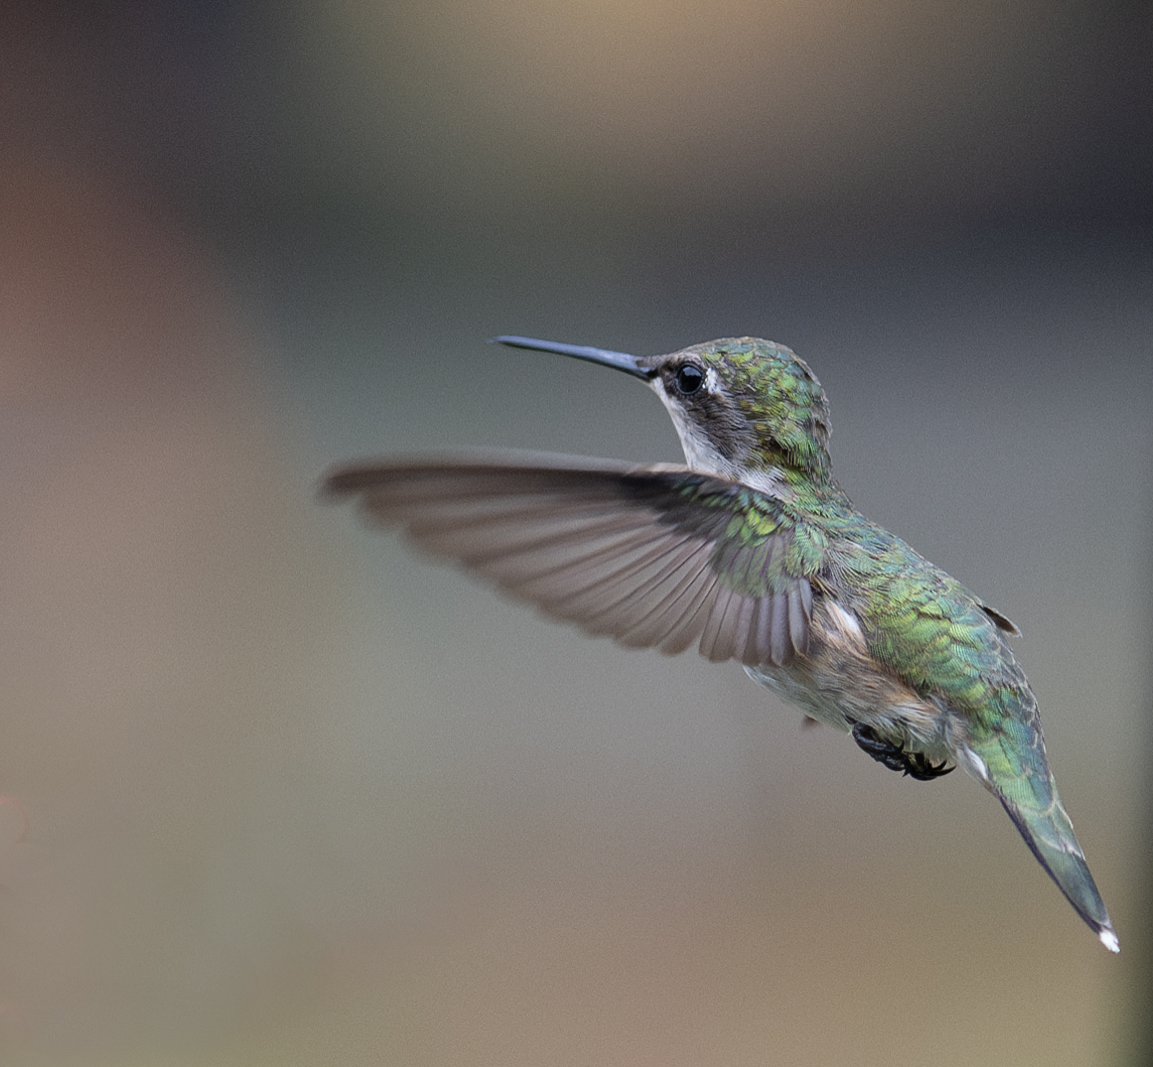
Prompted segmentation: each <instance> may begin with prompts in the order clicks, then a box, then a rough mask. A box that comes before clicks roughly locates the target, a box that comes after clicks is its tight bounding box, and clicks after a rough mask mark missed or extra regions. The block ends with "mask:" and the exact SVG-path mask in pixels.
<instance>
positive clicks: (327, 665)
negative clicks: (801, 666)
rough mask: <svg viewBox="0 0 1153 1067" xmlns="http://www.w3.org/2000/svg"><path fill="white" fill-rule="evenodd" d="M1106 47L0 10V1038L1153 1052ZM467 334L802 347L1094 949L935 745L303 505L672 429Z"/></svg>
mask: <svg viewBox="0 0 1153 1067" xmlns="http://www.w3.org/2000/svg"><path fill="white" fill-rule="evenodd" d="M1151 56H1153V20H1151V17H1150V8H1149V5H1148V4H1146V3H1144V2H1141V0H1132V2H1122V0H1113V2H1109V0H1094V2H1089V0H1062V2H1058V3H1054V2H1052V0H1046V2H1044V3H1042V2H1039V0H1036V2H1034V0H1017V2H1015V3H1012V4H1004V3H997V2H993V0H968V2H961V3H957V2H954V3H943V2H936V0H932V2H926V0H853V2H847V0H714V2H712V3H709V4H699V3H692V2H689V0H665V2H660V0H564V2H559V0H419V2H409V0H379V2H376V3H367V2H355V0H327V2H326V0H312V2H304V0H302V2H298V3H286V4H264V3H256V2H239V3H231V4H228V3H222V2H217V3H212V2H207V0H203V2H199V3H193V2H186V3H154V4H123V5H116V4H91V5H76V4H70V3H63V2H59V0H35V2H32V0H7V2H6V3H5V4H4V5H3V7H2V8H0V410H2V413H3V417H2V418H0V437H2V440H3V447H2V448H0V487H2V490H3V499H4V502H5V505H4V508H3V511H2V517H0V545H2V552H0V589H2V596H0V670H2V674H0V677H2V678H3V687H2V690H0V693H2V698H0V794H3V795H4V797H5V798H7V802H6V803H2V804H0V1059H2V1060H3V1061H4V1062H13V1063H21V1064H31V1065H69V1067H71V1065H77V1067H79V1065H84V1067H89V1065H100V1064H117V1065H123V1064H149V1065H155V1064H180V1065H182V1067H196V1065H222V1067H223V1065H238V1067H239V1065H248V1064H253V1065H259V1064H277V1065H281V1064H309V1065H311V1064H331V1065H334V1067H344V1065H360V1064H397V1065H429V1067H433V1065H449V1064H451V1065H461V1067H464V1065H493V1067H495V1065H515V1064H526V1065H527V1064H532V1065H538V1064H549V1065H557V1067H564V1065H570V1064H571V1065H578V1064H579V1065H593V1064H596V1065H599V1064H621V1065H624V1064H628V1065H653V1067H656V1065H661V1067H675V1065H698V1064H700V1065H705V1064H707V1065H710V1067H724V1065H746V1064H748V1065H751V1064H758V1065H759V1064H785V1065H806V1064H812V1065H822V1067H823V1065H829V1064H837V1065H867V1064H885V1065H900V1064H909V1065H914V1064H924V1063H927V1062H939V1063H949V1064H974V1065H976V1064H982V1065H983V1064H987V1063H991V1062H997V1063H1003V1064H1014V1065H1016V1064H1044V1065H1046V1067H1058V1065H1065V1064H1069V1065H1074V1064H1075V1065H1078V1067H1084V1065H1087V1064H1094V1065H1095V1064H1113V1063H1118V1064H1119V1063H1141V1062H1147V1059H1146V1058H1145V1057H1146V1056H1148V1054H1149V1049H1150V1047H1151V1046H1150V1044H1149V1043H1148V1042H1149V1034H1148V1032H1147V1030H1146V1029H1145V1028H1147V1027H1148V1026H1150V1025H1151V1024H1150V1021H1149V1020H1150V1018H1153V1006H1151V1002H1153V997H1151V996H1150V988H1149V975H1150V952H1151V938H1153V922H1151V920H1150V912H1151V909H1153V896H1151V893H1150V888H1149V887H1150V880H1149V874H1150V858H1149V857H1150V854H1151V852H1153V836H1151V835H1150V834H1149V832H1148V828H1147V826H1146V825H1145V823H1146V821H1147V819H1148V815H1149V813H1150V810H1151V807H1150V800H1151V794H1150V790H1149V788H1148V785H1147V781H1148V770H1147V768H1148V765H1149V760H1150V757H1151V756H1153V744H1151V735H1150V730H1149V711H1150V709H1149V696H1148V694H1149V691H1150V685H1151V683H1153V672H1151V668H1150V645H1151V637H1153V633H1151V627H1150V623H1149V603H1150V593H1151V592H1153V560H1151V553H1150V541H1151V539H1150V534H1149V530H1150V520H1151V518H1153V499H1151V492H1150V489H1151V482H1153V478H1151V463H1150V460H1151V457H1153V342H1151V338H1153V244H1151V238H1153V202H1151V198H1150V190H1151V189H1153V136H1151V134H1153V129H1151V127H1153V107H1151V93H1153V60H1151V59H1150V57H1151ZM499 332H516V333H524V334H530V335H537V336H542V337H549V338H554V339H557V340H566V341H573V342H580V343H588V344H598V345H602V346H604V347H609V348H617V349H623V350H631V351H636V352H639V353H649V352H660V351H670V350H672V349H674V348H679V347H681V346H683V345H685V344H689V343H693V342H697V341H702V340H705V339H708V338H712V337H716V336H728V335H734V334H755V335H760V336H765V337H769V338H771V339H773V340H776V341H779V342H782V343H785V344H788V345H791V346H792V347H794V348H795V349H796V350H797V351H799V352H800V353H801V354H802V355H803V356H804V357H805V358H806V359H807V360H808V361H809V362H810V363H811V364H812V366H813V367H814V369H815V370H816V371H817V373H818V374H819V375H820V377H821V379H822V381H823V383H824V385H825V387H826V389H827V391H828V393H829V395H830V397H831V400H832V404H833V415H834V427H835V432H834V437H833V458H834V463H835V466H836V469H837V471H838V474H839V477H840V479H841V481H842V483H843V484H844V485H845V487H846V488H847V489H848V491H849V492H850V494H851V495H852V496H853V498H854V500H855V501H856V503H857V504H858V506H860V507H861V508H862V509H864V510H865V511H866V512H867V513H868V514H870V516H871V517H873V518H875V519H877V520H878V521H880V522H882V523H884V524H886V525H887V526H889V527H890V528H891V529H893V530H895V531H896V532H897V533H899V534H901V535H902V536H904V537H905V538H906V539H907V540H909V541H911V542H912V543H913V544H914V545H915V546H916V547H917V548H918V549H919V550H920V551H921V552H922V553H924V554H925V555H926V556H928V557H929V558H930V559H932V560H934V561H935V562H937V563H938V564H940V565H942V566H944V567H945V568H947V569H948V570H950V571H951V572H953V573H954V574H955V575H957V576H958V577H959V578H960V579H961V580H962V581H964V582H965V583H966V584H967V585H969V586H970V587H971V588H973V589H974V590H975V591H977V592H978V593H979V594H980V595H981V596H983V597H985V598H986V599H988V600H989V601H990V602H991V603H992V604H994V605H995V606H996V607H997V608H999V609H1000V610H1002V611H1003V612H1004V613H1006V614H1007V615H1009V616H1010V617H1011V618H1012V619H1014V620H1015V621H1016V622H1017V623H1018V625H1019V626H1020V627H1021V629H1022V630H1023V632H1024V636H1023V637H1022V638H1020V639H1019V640H1018V641H1017V642H1016V646H1015V647H1016V649H1017V650H1018V654H1019V656H1020V658H1021V659H1022V661H1023V663H1024V664H1025V666H1026V668H1027V670H1028V671H1029V674H1030V677H1031V679H1032V682H1033V685H1034V688H1035V689H1036V691H1037V693H1038V696H1039V699H1040V701H1041V707H1042V711H1043V715H1044V721H1045V726H1046V732H1047V738H1048V744H1049V750H1050V755H1051V757H1052V762H1053V764H1054V767H1055V770H1056V772H1057V775H1058V779H1059V781H1060V784H1061V788H1062V792H1063V794H1064V797H1065V799H1066V802H1067V804H1068V806H1069V808H1070V810H1071V812H1072V814H1073V817H1074V820H1075V821H1076V824H1077V829H1078V832H1079V836H1080V838H1081V841H1082V843H1083V844H1084V846H1085V848H1086V851H1087V853H1088V855H1089V859H1090V862H1091V864H1092V867H1093V870H1094V872H1095V874H1096V877H1097V880H1098V882H1099V883H1100V886H1101V888H1102V891H1103V893H1104V895H1105V897H1106V900H1107V902H1108V905H1109V907H1110V910H1111V912H1112V914H1113V917H1114V920H1115V922H1116V926H1117V930H1118V932H1119V935H1120V938H1121V945H1122V954H1121V955H1120V956H1119V957H1113V956H1111V955H1109V954H1108V953H1106V952H1105V951H1104V950H1103V949H1102V948H1101V946H1100V945H1099V944H1098V943H1097V941H1096V940H1095V938H1094V937H1093V935H1092V933H1091V932H1090V931H1089V930H1088V929H1086V928H1085V927H1084V926H1083V925H1082V924H1081V923H1080V921H1079V920H1078V919H1077V917H1076V916H1075V914H1074V913H1073V912H1072V911H1071V909H1070V908H1069V907H1068V905H1067V904H1066V903H1065V901H1064V900H1063V898H1062V897H1061V896H1060V894H1059V893H1058V892H1057V890H1056V889H1055V888H1054V886H1053V885H1052V884H1051V883H1050V882H1049V880H1048V879H1047V878H1046V877H1045V875H1044V874H1043V872H1042V871H1041V870H1040V868H1039V867H1038V866H1037V865H1036V863H1035V862H1034V861H1033V859H1032V857H1031V856H1030V854H1029V852H1028V850H1027V849H1026V848H1025V846H1024V845H1023V843H1022V842H1021V841H1020V839H1019V838H1018V837H1017V834H1016V833H1015V831H1014V830H1013V828H1012V826H1011V825H1010V823H1009V821H1008V820H1007V819H1006V818H1005V816H1004V815H1003V813H1002V812H1001V810H1000V808H999V806H998V805H997V804H996V803H995V802H994V801H993V800H992V799H991V798H990V797H989V796H987V795H986V794H985V793H984V791H983V790H981V789H980V788H979V787H977V786H976V785H975V784H974V783H973V782H971V781H968V780H964V779H963V777H962V776H960V775H956V776H953V777H951V778H948V779H945V780H943V781H940V782H938V783H935V784H920V783H916V782H912V781H910V780H908V779H901V778H899V777H898V776H896V775H893V774H889V773H887V772H885V771H884V770H883V769H881V768H879V767H878V766H877V765H876V764H874V763H873V762H872V761H870V760H868V759H867V758H866V757H865V756H864V755H863V754H862V753H861V752H859V751H858V750H857V749H856V748H855V746H853V745H852V743H851V742H849V741H848V740H847V739H845V738H843V737H840V736H835V735H833V734H832V733H831V732H829V731H826V730H822V729H813V730H805V729H802V727H801V717H800V715H799V714H798V713H797V712H795V711H793V710H791V709H788V708H786V707H784V706H782V705H780V704H779V703H778V702H777V701H776V700H775V699H774V698H772V697H770V696H769V695H768V694H766V693H765V692H763V691H761V690H759V689H757V688H756V687H755V686H753V685H752V683H750V682H749V681H748V680H747V679H746V678H745V677H744V675H743V673H742V672H741V671H740V670H739V669H737V668H735V667H734V666H732V665H731V664H730V665H728V666H710V665H708V664H706V663H704V662H703V661H699V660H697V659H695V658H693V657H692V656H683V657H681V658H679V659H664V658H662V657H660V656H658V655H655V654H643V653H626V652H624V651H622V650H620V649H617V648H616V647H614V646H613V645H611V644H609V643H606V642H597V641H591V640H587V639H585V638H582V637H580V636H579V635H578V634H576V633H574V632H571V631H569V630H567V629H564V628H561V627H556V626H552V625H545V624H543V623H542V622H541V621H540V620H539V619H538V618H536V617H535V616H534V615H533V614H532V613H531V612H528V611H525V610H524V609H523V608H521V607H518V606H515V605H512V604H509V603H507V602H506V601H504V600H502V599H500V598H499V597H498V596H496V595H494V594H493V593H491V592H490V591H489V590H487V589H484V588H482V587H480V586H477V585H475V584H474V583H472V582H471V581H469V580H468V579H466V578H465V577H463V576H462V575H460V574H457V573H455V572H453V571H451V570H445V569H440V568H437V567H434V566H432V565H430V564H429V563H427V562H425V561H424V560H421V559H420V558H419V557H417V556H415V555H413V554H412V553H410V552H409V551H408V550H407V549H406V548H405V547H404V546H403V545H401V544H400V543H398V542H397V540H396V539H395V538H387V537H380V536H378V535H375V534H372V533H370V532H368V531H366V530H364V529H363V528H361V527H360V526H359V525H358V524H357V522H356V521H355V519H354V516H353V515H352V514H351V513H349V512H348V511H346V510H342V509H338V508H325V507H322V506H320V505H319V504H318V503H317V501H316V487H317V484H318V480H319V478H320V476H321V474H322V472H323V471H324V470H325V469H326V468H327V467H329V466H330V465H332V464H334V463H337V462H340V461H345V460H348V459H351V458H355V457H362V456H370V455H374V454H382V453H390V452H396V451H421V450H426V449H453V448H458V447H461V446H467V445H482V446H516V447H522V448H542V449H547V450H552V451H569V452H576V453H591V454H596V455H602V456H610V457H628V458H634V459H637V460H675V459H677V458H678V450H677V445H676V441H675V437H674V435H673V432H672V428H671V426H670V425H669V424H668V421H667V418H666V416H665V414H664V412H663V410H662V409H661V407H660V405H659V404H658V403H657V402H656V401H655V399H654V398H653V397H652V396H651V395H649V394H648V393H647V392H646V391H645V390H644V389H642V388H641V387H640V386H639V385H637V383H635V382H633V381H631V380H630V379H628V378H626V377H625V376H623V375H614V374H611V373H609V372H607V371H604V370H602V369H599V368H595V367H591V366H588V365H582V364H577V363H575V362H572V361H566V360H563V359H559V358H554V357H549V356H544V355H534V354H529V353H524V352H513V351H507V350H498V349H495V348H493V347H488V346H486V345H485V344H484V343H483V342H484V340H485V338H487V337H489V336H491V335H493V334H495V333H499ZM25 819H27V828H26V829H25V826H24V821H25ZM1143 1043H1144V1044H1143ZM1143 1048H1144V1049H1145V1051H1144V1052H1142V1049H1143Z"/></svg>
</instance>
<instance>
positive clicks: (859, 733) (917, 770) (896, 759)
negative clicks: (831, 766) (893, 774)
mask: <svg viewBox="0 0 1153 1067" xmlns="http://www.w3.org/2000/svg"><path fill="white" fill-rule="evenodd" d="M849 721H850V722H851V723H852V726H853V740H854V741H856V742H857V745H858V747H859V748H861V749H862V751H864V752H867V753H868V754H869V755H870V756H872V757H873V759H875V760H876V761H877V762H878V763H883V764H884V765H885V766H886V767H888V768H889V770H891V771H900V772H901V773H902V774H907V775H908V776H909V777H910V778H913V779H916V780H917V781H918V782H931V781H932V780H933V779H934V778H940V777H941V776H942V775H945V774H949V773H950V772H951V771H952V770H953V766H952V765H951V764H950V763H949V762H948V761H947V760H942V761H941V762H940V763H933V762H932V761H931V760H930V759H929V758H928V757H927V756H926V755H924V754H923V753H921V752H906V751H905V750H904V749H903V748H901V746H900V745H895V744H893V742H892V741H887V740H885V738H883V737H878V736H877V734H876V732H875V731H874V730H873V728H872V727H871V726H865V725H864V723H859V722H853V721H852V720H849Z"/></svg>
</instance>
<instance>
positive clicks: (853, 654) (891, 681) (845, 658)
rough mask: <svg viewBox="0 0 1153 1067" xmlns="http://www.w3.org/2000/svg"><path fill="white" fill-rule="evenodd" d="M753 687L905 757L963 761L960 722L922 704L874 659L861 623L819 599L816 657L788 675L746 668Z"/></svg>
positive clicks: (784, 670) (813, 643) (797, 661)
mask: <svg viewBox="0 0 1153 1067" xmlns="http://www.w3.org/2000/svg"><path fill="white" fill-rule="evenodd" d="M745 670H746V672H747V673H748V675H749V677H750V678H752V679H753V681H755V682H757V683H758V684H759V685H762V686H764V687H765V688H766V689H768V690H770V691H771V692H774V693H776V694H777V695H778V696H780V697H781V698H782V699H783V700H785V701H787V702H788V703H790V704H793V705H794V706H796V707H798V708H800V709H801V710H802V711H804V712H805V714H806V715H809V716H811V717H812V718H814V719H816V720H817V721H818V722H821V723H824V724H825V725H827V726H831V727H833V728H834V729H837V730H841V731H844V732H846V733H847V732H848V731H850V730H851V729H852V727H853V725H854V724H855V723H863V724H864V725H866V726H868V727H870V728H871V729H872V730H873V731H874V733H876V734H877V735H878V736H880V737H884V738H886V739H887V740H890V741H892V742H893V743H894V744H896V745H899V746H901V747H902V748H903V749H904V750H905V751H906V752H920V753H923V754H924V755H926V756H927V757H929V758H930V759H933V760H942V759H949V760H955V759H956V755H955V752H956V747H955V746H956V743H957V741H958V740H959V739H960V738H959V736H958V731H959V730H960V733H961V734H963V732H964V731H963V727H962V726H961V724H960V721H959V719H958V717H957V716H956V715H954V714H953V713H951V712H949V711H948V710H946V709H945V708H944V707H942V706H940V705H938V704H936V703H935V702H934V701H932V700H930V699H927V698H925V697H923V696H921V695H920V694H919V693H918V692H917V691H916V690H915V689H913V688H912V687H911V686H910V685H908V684H907V683H906V682H904V681H903V680H902V679H900V678H898V677H897V676H896V675H895V674H893V673H892V672H890V671H888V670H886V669H885V668H884V667H883V666H882V665H881V664H880V663H878V662H877V661H876V660H875V659H873V658H872V657H871V656H870V655H869V653H868V649H867V647H866V645H865V639H864V634H863V633H862V630H861V627H860V624H859V623H858V621H857V619H856V616H855V615H853V614H852V612H850V611H849V610H847V609H846V608H844V607H842V606H841V605H839V604H837V603H836V602H835V601H833V600H830V599H828V598H820V599H816V598H815V599H814V604H813V617H812V626H811V632H810V640H809V649H808V652H807V654H806V655H803V656H797V657H795V658H794V659H793V661H792V662H791V663H790V664H789V665H788V666H787V667H769V666H764V667H746V668H745Z"/></svg>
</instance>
